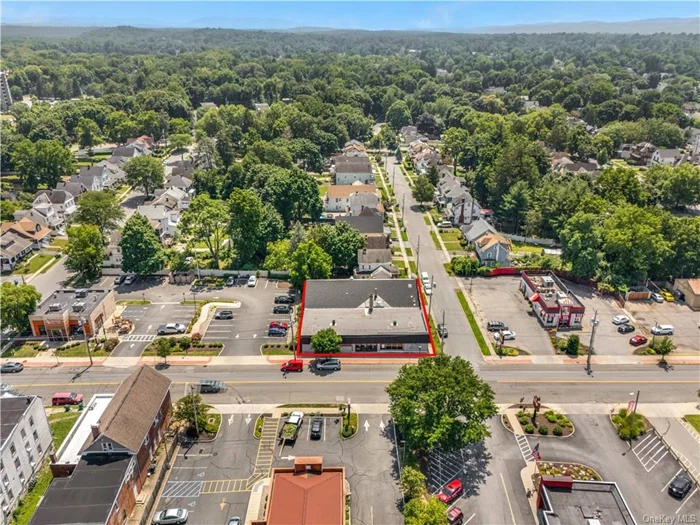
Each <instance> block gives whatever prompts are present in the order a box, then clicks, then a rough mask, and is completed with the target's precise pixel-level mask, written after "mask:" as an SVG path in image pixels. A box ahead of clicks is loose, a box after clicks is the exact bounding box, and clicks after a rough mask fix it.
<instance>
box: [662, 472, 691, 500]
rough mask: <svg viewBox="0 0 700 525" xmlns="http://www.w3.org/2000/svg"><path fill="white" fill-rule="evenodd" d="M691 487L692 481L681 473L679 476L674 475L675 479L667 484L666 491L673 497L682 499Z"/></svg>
mask: <svg viewBox="0 0 700 525" xmlns="http://www.w3.org/2000/svg"><path fill="white" fill-rule="evenodd" d="M692 487H693V483H692V481H690V479H689V478H688V476H686V475H685V474H681V475H680V476H676V479H674V480H673V481H672V482H671V484H670V485H669V486H668V493H669V494H670V495H671V496H673V497H674V498H678V499H683V498H685V496H686V494H688V492H690V489H691V488H692Z"/></svg>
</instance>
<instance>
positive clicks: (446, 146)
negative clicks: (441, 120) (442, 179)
mask: <svg viewBox="0 0 700 525" xmlns="http://www.w3.org/2000/svg"><path fill="white" fill-rule="evenodd" d="M442 144H443V146H442V149H443V151H444V152H445V153H447V155H449V156H450V157H451V158H452V173H453V174H455V175H456V174H457V163H459V161H460V159H461V157H462V155H463V154H464V152H465V151H466V149H467V147H468V145H469V132H468V131H467V130H466V129H461V128H449V129H448V130H447V131H445V133H444V134H443V136H442Z"/></svg>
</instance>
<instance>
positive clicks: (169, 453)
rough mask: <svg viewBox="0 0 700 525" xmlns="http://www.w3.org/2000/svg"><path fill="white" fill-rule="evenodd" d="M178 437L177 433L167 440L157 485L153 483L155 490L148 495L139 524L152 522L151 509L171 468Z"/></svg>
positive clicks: (145, 524)
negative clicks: (150, 519)
mask: <svg viewBox="0 0 700 525" xmlns="http://www.w3.org/2000/svg"><path fill="white" fill-rule="evenodd" d="M177 443H178V439H177V435H175V436H173V437H172V438H170V442H169V443H168V442H167V441H166V442H165V443H164V444H165V447H164V448H165V462H164V463H163V466H162V467H161V469H160V472H159V473H158V479H156V483H155V485H153V491H152V492H151V493H150V495H149V496H148V500H147V501H146V503H145V504H144V506H143V514H142V515H141V520H140V521H139V525H147V524H148V523H150V521H149V518H150V516H151V511H152V510H153V505H155V503H156V502H157V501H158V496H159V494H160V486H161V485H162V483H163V478H165V473H166V472H167V471H168V470H170V465H171V462H172V457H173V451H174V450H175V447H177Z"/></svg>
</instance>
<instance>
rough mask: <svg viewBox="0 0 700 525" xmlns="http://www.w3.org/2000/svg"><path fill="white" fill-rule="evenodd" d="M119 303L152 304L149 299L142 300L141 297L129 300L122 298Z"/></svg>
mask: <svg viewBox="0 0 700 525" xmlns="http://www.w3.org/2000/svg"><path fill="white" fill-rule="evenodd" d="M117 304H118V305H130V304H139V305H146V304H151V301H149V300H145V301H143V300H141V299H129V300H122V301H117Z"/></svg>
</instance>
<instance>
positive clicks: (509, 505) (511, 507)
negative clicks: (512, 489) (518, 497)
mask: <svg viewBox="0 0 700 525" xmlns="http://www.w3.org/2000/svg"><path fill="white" fill-rule="evenodd" d="M501 484H502V485H503V492H504V493H505V495H506V501H507V502H508V509H509V510H510V517H511V519H512V520H513V525H516V523H515V514H513V506H512V505H511V504H510V498H509V497H508V489H506V482H505V480H504V479H503V472H501Z"/></svg>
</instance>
